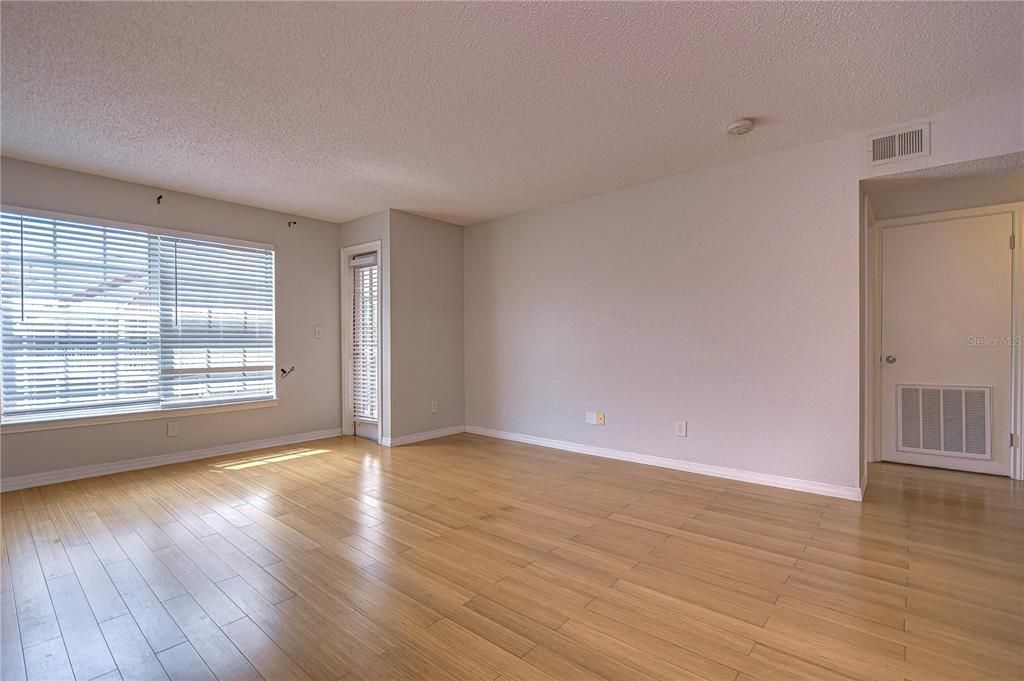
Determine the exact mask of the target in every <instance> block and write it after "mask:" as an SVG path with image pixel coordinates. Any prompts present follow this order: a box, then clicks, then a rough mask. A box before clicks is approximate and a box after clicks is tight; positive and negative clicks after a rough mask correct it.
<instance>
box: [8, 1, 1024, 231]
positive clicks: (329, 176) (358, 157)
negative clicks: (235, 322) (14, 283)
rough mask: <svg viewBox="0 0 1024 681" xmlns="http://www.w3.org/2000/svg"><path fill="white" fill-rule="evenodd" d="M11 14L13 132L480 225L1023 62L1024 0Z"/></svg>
mask: <svg viewBox="0 0 1024 681" xmlns="http://www.w3.org/2000/svg"><path fill="white" fill-rule="evenodd" d="M0 11H2V23H3V34H2V40H3V42H2V76H3V82H2V91H0V95H2V104H3V119H2V128H0V132H2V151H3V153H4V154H5V155H9V156H13V157H16V158H22V159H27V160H31V161H38V162H41V163H47V164H51V165H56V166H61V167H65V168H71V169H74V170H82V171H86V172H91V173H96V174H99V175H105V176H109V177H114V178H118V179H124V180H129V181H134V182H140V183H143V184H149V185H155V186H159V187H161V188H165V189H171V190H177V191H183V192H190V193H194V194H199V195H203V196H209V197H213V198H219V199H225V200H229V201H235V202H239V203H245V204H250V205H255V206H261V207H265V208H272V209H276V210H281V211H283V212H290V213H295V214H299V215H306V216H310V217H317V218H323V219H327V220H332V221H340V220H345V219H349V218H353V217H356V216H359V215H364V214H367V213H371V212H374V211H377V210H380V209H383V208H386V207H391V208H400V209H403V210H407V211H411V212H416V213H421V214H425V215H430V216H435V217H439V218H441V219H447V220H451V221H453V222H458V223H463V224H468V223H473V222H476V221H479V220H483V219H487V218H491V217H496V216H499V215H505V214H510V213H515V212H520V211H523V210H527V209H530V208H534V207H538V206H541V205H546V204H551V203H556V202H559V201H565V200H568V199H572V198H575V197H579V196H585V195H590V194H595V193H599V192H603V191H607V190H611V189H616V188H620V187H624V186H628V185H631V184H636V183H640V182H644V181H648V180H653V179H656V178H660V177H665V176H668V175H672V174H675V173H679V172H683V171H687V170H692V169H695V168H698V167H705V166H709V165H714V164H718V163H722V162H725V161H730V160H735V159H739V158H744V157H748V156H752V155H755V154H758V153H763V152H765V151H769V150H774V149H778V148H783V147H786V146H791V145H795V144H799V143H801V142H804V141H811V140H819V139H825V138H828V137H833V136H837V135H840V134H843V133H846V132H851V131H855V130H865V129H871V128H876V127H879V126H883V125H888V124H891V123H894V122H899V121H902V120H905V119H910V118H916V117H921V116H925V115H928V114H930V113H933V112H936V111H942V110H946V109H949V108H952V107H954V106H956V105H957V104H958V103H960V102H962V101H966V100H969V99H973V98H975V97H978V96H982V95H986V94H989V93H993V92H997V91H1004V90H1006V89H1007V88H1010V87H1021V86H1022V85H1024V51H1022V50H1024V47H1022V40H1024V39H1022V36H1024V4H1021V3H1005V4H1004V3H991V4H990V3H982V2H967V3H953V4H947V3H897V2H887V3H839V4H827V3H792V4H768V3H736V4H733V3H687V4H682V3H675V4H673V3H666V4H661V3H658V4H654V3H635V4H618V3H614V4H612V3H608V4H577V3H551V4H533V3H529V4H527V3H522V4H514V3H494V4H484V3H469V4H455V3H450V4H441V3H409V4H406V3H365V4H363V3H318V4H312V3H274V4H256V3H211V4H203V3H146V2H130V3H111V4H106V3H103V4H99V3H67V4H62V3H33V2H29V3H21V2H4V3H3V4H2V10H0ZM739 116H755V117H757V119H758V121H759V126H758V127H757V129H755V130H754V132H753V133H751V134H750V135H748V136H746V137H743V138H729V137H726V136H725V135H724V133H723V130H724V127H725V125H726V124H727V123H728V122H729V121H730V120H731V119H732V118H736V117H739Z"/></svg>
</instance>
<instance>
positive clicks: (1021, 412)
mask: <svg viewBox="0 0 1024 681" xmlns="http://www.w3.org/2000/svg"><path fill="white" fill-rule="evenodd" d="M991 215H1009V216H1010V221H1011V225H1012V226H1011V230H1012V235H1013V239H1014V240H1015V243H1014V246H1015V247H1014V249H1013V252H1012V253H1011V258H1010V279H1011V289H1010V301H1011V303H1010V328H1011V333H1012V338H1011V340H1012V342H1011V343H1010V372H1011V375H1010V410H1011V412H1010V432H1011V433H1013V445H1012V446H1011V447H1010V457H1009V458H1010V468H1009V470H1008V471H1006V474H1007V475H1008V476H1009V477H1011V478H1013V479H1014V480H1024V446H1022V442H1021V441H1022V439H1024V438H1022V432H1021V427H1022V424H1024V363H1022V361H1021V360H1022V357H1021V341H1022V339H1024V296H1022V295H1021V292H1022V291H1024V261H1022V260H1021V257H1022V256H1021V250H1022V249H1024V244H1022V243H1021V217H1022V215H1024V203H1002V204H996V205H992V206H980V207H978V208H963V209H960V210H948V211H940V212H936V213H922V214H920V215H910V216H906V217H899V218H887V219H883V220H874V219H872V218H871V216H870V213H869V216H868V219H867V220H866V221H865V222H866V224H865V226H864V227H865V230H866V234H865V248H866V249H867V250H868V251H869V253H870V257H869V258H867V259H866V260H867V261H868V262H869V263H870V264H869V265H867V266H866V267H865V272H864V275H865V278H866V280H867V282H866V283H867V287H866V288H867V289H868V290H867V292H866V296H865V297H866V309H867V313H866V315H865V317H866V323H865V326H866V329H865V333H864V343H865V348H864V367H863V370H864V376H865V383H866V384H867V385H866V386H865V390H866V393H867V394H868V395H870V396H871V402H872V404H871V409H870V413H869V414H866V415H865V417H866V418H865V424H864V427H865V443H866V447H867V450H868V451H867V454H868V456H867V457H866V458H867V460H868V461H881V460H882V458H881V457H882V451H881V450H882V447H881V444H882V443H881V422H880V419H879V418H878V416H879V415H880V414H881V408H882V407H881V403H882V389H881V388H882V373H881V365H882V364H881V363H882V347H881V343H882V324H881V320H882V232H883V231H884V230H886V229H890V228H893V227H907V226H910V225H917V224H922V223H928V222H943V221H947V220H959V219H963V218H971V217H985V216H991ZM1007 247H1009V244H1007ZM992 445H993V446H996V442H994V441H993V443H992Z"/></svg>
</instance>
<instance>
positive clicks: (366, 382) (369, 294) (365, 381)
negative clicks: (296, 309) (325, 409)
mask: <svg viewBox="0 0 1024 681" xmlns="http://www.w3.org/2000/svg"><path fill="white" fill-rule="evenodd" d="M341 267H342V270H341V280H342V281H341V300H342V306H341V307H342V372H343V376H342V385H343V400H342V403H343V404H342V410H343V414H342V419H343V428H342V432H343V433H344V434H350V435H355V436H356V437H361V438H366V439H369V440H372V441H374V442H380V440H381V436H382V432H383V428H382V419H381V281H382V276H381V274H382V273H381V269H382V264H381V259H380V242H379V241H376V242H372V243H368V244H361V245H359V246H350V247H347V248H344V249H342V252H341Z"/></svg>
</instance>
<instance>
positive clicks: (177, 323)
mask: <svg viewBox="0 0 1024 681" xmlns="http://www.w3.org/2000/svg"><path fill="white" fill-rule="evenodd" d="M0 336H2V343H3V345H2V358H3V393H2V397H3V411H2V415H3V420H4V422H6V423H17V422H27V421H40V420H48V419H59V418H72V417H81V416H96V415H108V414H117V413H126V412H138V411H155V410H160V409H173V408H178V407H188V406H199V405H212V404H225V403H233V402H242V401H252V400H260V399H270V398H273V397H274V394H275V378H274V252H273V250H270V249H268V248H255V247H249V246H240V245H234V244H227V243H218V242H213V241H204V240H203V239H202V238H199V237H192V236H182V235H168V234H162V233H157V232H149V231H145V230H143V229H133V228H125V227H121V226H104V225H99V224H90V223H85V222H74V221H70V220H64V219H51V218H48V217H40V216H36V215H28V214H21V213H13V212H3V213H0Z"/></svg>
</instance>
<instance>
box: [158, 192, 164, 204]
mask: <svg viewBox="0 0 1024 681" xmlns="http://www.w3.org/2000/svg"><path fill="white" fill-rule="evenodd" d="M163 200H164V195H163V194H161V195H160V196H158V197H156V205H158V206H159V205H160V202H161V201H163Z"/></svg>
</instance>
